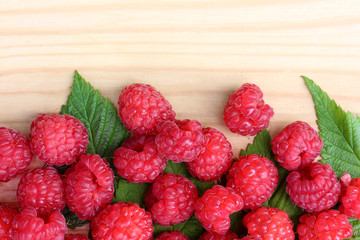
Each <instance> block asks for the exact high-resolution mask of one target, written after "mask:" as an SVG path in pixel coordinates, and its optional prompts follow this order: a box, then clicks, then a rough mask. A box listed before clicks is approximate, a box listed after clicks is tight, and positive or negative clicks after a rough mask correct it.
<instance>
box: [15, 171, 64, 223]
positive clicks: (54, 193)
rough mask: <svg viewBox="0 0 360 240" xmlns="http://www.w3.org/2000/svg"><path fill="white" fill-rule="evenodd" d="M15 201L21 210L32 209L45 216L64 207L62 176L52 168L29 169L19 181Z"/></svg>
mask: <svg viewBox="0 0 360 240" xmlns="http://www.w3.org/2000/svg"><path fill="white" fill-rule="evenodd" d="M17 199H18V201H19V204H20V206H21V208H26V207H33V208H35V209H36V210H37V212H38V213H39V214H40V215H43V216H47V215H49V214H51V213H52V212H54V211H62V210H63V209H64V207H65V205H66V198H65V191H64V185H63V180H62V176H61V175H60V174H59V173H58V172H57V170H56V169H55V168H53V167H50V166H48V167H46V168H37V169H31V170H29V171H28V172H27V173H25V174H24V176H23V177H22V178H21V179H20V182H19V185H18V189H17Z"/></svg>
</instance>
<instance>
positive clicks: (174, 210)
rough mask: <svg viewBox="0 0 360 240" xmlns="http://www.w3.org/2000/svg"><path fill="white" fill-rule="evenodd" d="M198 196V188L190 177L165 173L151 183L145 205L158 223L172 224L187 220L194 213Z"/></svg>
mask: <svg viewBox="0 0 360 240" xmlns="http://www.w3.org/2000/svg"><path fill="white" fill-rule="evenodd" d="M197 198H198V191H197V188H196V186H195V185H194V184H193V183H192V182H190V180H189V179H187V178H185V177H183V176H181V175H175V174H173V173H165V174H161V175H160V176H158V177H157V178H156V179H155V180H154V182H153V183H152V184H151V185H150V187H149V189H148V191H147V192H146V195H145V206H146V208H147V209H148V210H149V211H150V213H151V217H152V219H153V221H154V222H155V223H156V224H160V225H162V226H170V225H174V224H177V223H181V222H184V221H186V220H187V219H188V218H189V217H190V216H191V215H192V214H193V212H194V205H195V202H196V200H197Z"/></svg>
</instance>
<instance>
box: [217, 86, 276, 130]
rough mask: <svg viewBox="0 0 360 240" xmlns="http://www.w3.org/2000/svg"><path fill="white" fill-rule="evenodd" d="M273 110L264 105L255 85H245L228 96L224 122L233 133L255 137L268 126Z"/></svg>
mask: <svg viewBox="0 0 360 240" xmlns="http://www.w3.org/2000/svg"><path fill="white" fill-rule="evenodd" d="M272 116H274V112H273V109H272V108H271V107H270V106H269V105H268V104H265V103H264V100H263V93H262V91H261V89H260V88H259V87H258V86H256V85H255V84H250V83H246V84H244V85H242V86H241V87H240V88H239V89H238V90H237V91H236V92H235V93H232V94H231V95H230V98H229V101H228V102H227V104H226V106H225V110H224V121H225V124H226V126H227V127H228V128H229V129H230V131H231V132H233V133H238V134H240V135H243V136H246V135H252V136H253V135H256V134H257V133H258V132H260V131H261V130H263V129H265V128H267V127H268V126H269V122H270V118H272Z"/></svg>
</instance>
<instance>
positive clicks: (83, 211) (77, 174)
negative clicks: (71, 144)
mask: <svg viewBox="0 0 360 240" xmlns="http://www.w3.org/2000/svg"><path fill="white" fill-rule="evenodd" d="M64 185H65V193H66V199H67V205H68V207H69V209H70V210H71V211H73V212H75V213H76V215H77V216H78V217H79V218H80V219H83V220H90V219H92V218H93V217H95V215H96V214H97V213H98V212H99V211H101V210H102V209H104V208H105V207H107V206H108V205H109V204H111V202H112V199H113V194H114V174H113V171H112V170H111V168H110V166H109V163H108V162H107V161H105V160H104V159H102V158H101V157H100V156H99V155H95V154H86V155H82V156H81V157H80V160H79V161H78V162H77V163H74V164H73V165H72V166H71V167H70V168H69V169H68V170H67V171H66V173H65V181H64Z"/></svg>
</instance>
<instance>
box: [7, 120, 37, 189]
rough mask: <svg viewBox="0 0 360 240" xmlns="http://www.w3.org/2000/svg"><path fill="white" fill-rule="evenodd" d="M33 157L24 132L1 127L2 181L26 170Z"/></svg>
mask: <svg viewBox="0 0 360 240" xmlns="http://www.w3.org/2000/svg"><path fill="white" fill-rule="evenodd" d="M31 159H32V155H31V151H30V145H29V141H28V140H27V138H26V137H25V135H24V134H22V133H20V132H17V131H15V130H12V129H8V128H5V127H0V182H8V181H9V180H10V179H12V178H15V177H16V176H18V175H19V174H22V173H23V172H25V171H26V168H27V167H28V166H29V165H30V163H31Z"/></svg>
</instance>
